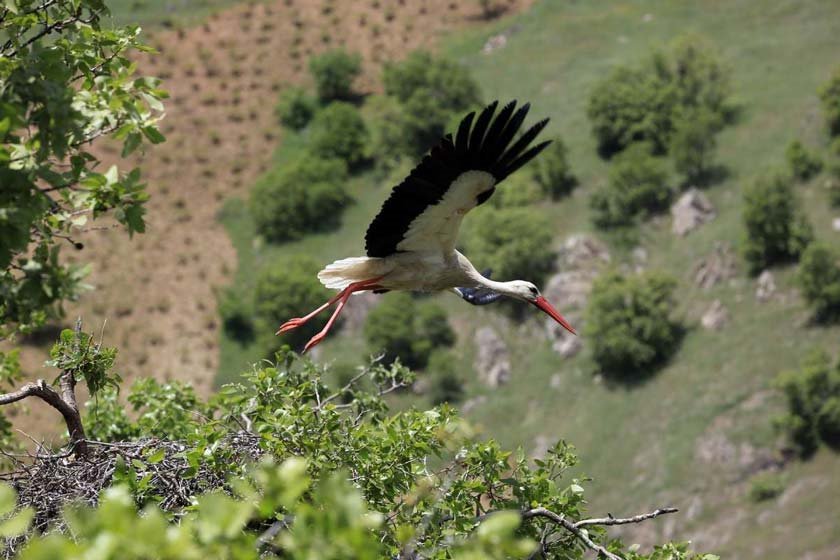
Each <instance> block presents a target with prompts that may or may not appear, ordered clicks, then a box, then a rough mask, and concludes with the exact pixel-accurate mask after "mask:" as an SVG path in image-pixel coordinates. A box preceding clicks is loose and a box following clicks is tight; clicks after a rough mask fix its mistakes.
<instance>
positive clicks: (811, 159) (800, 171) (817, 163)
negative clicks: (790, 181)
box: [785, 140, 823, 181]
mask: <svg viewBox="0 0 840 560" xmlns="http://www.w3.org/2000/svg"><path fill="white" fill-rule="evenodd" d="M785 159H786V160H787V164H788V168H789V169H790V172H791V174H792V175H793V176H794V177H796V178H797V179H799V180H801V181H807V180H808V179H810V178H811V177H813V176H814V175H816V174H818V173H819V172H820V171H822V167H823V162H822V160H821V159H820V157H819V156H818V155H817V154H815V153H814V152H812V151H810V150H808V149H807V148H806V147H805V146H804V145H803V144H802V142H800V141H799V140H794V141H793V142H791V143H790V144H788V147H787V149H786V150H785Z"/></svg>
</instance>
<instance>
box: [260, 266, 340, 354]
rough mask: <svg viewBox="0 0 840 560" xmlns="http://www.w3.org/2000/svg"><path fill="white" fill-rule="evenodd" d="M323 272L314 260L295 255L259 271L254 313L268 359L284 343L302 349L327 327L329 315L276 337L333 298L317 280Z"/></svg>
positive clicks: (331, 293) (329, 291) (330, 292)
mask: <svg viewBox="0 0 840 560" xmlns="http://www.w3.org/2000/svg"><path fill="white" fill-rule="evenodd" d="M320 269H321V267H320V265H319V264H318V262H317V261H315V260H314V259H313V258H311V257H308V256H302V255H301V256H297V255H296V256H292V257H284V258H278V259H276V260H275V261H273V262H272V263H271V264H270V265H268V266H266V267H265V268H264V269H263V270H261V271H260V273H259V275H258V276H257V282H256V290H255V292H254V313H255V315H256V326H257V332H258V333H260V337H261V339H262V341H263V342H262V347H263V348H264V349H265V355H266V356H270V355H271V354H272V353H273V352H274V351H275V350H277V349H278V348H280V346H281V345H282V344H289V345H291V346H292V347H296V348H302V347H303V345H304V344H306V342H307V341H308V340H309V339H310V338H312V337H313V336H314V335H315V334H316V333H317V332H318V331H320V330H321V328H322V327H323V326H324V323H325V322H326V320H327V318H328V317H329V314H327V313H324V314H323V315H321V316H319V317H317V318H315V319H313V320H311V321H309V322H308V323H306V324H305V325H303V326H301V327H299V328H297V329H295V330H293V331H290V332H288V333H285V334H283V335H282V336H274V334H273V333H274V332H276V331H277V328H278V327H279V326H280V325H281V324H283V323H285V322H286V321H288V320H289V319H292V318H294V317H303V316H304V315H306V314H307V313H309V312H310V311H312V310H313V309H315V308H317V307H318V306H320V305H321V304H323V303H324V302H326V301H327V300H328V299H329V298H330V297H332V296H333V295H334V294H333V292H332V291H331V290H327V289H326V288H324V287H323V286H322V285H321V283H320V282H319V281H318V278H317V274H318V271H319V270H320Z"/></svg>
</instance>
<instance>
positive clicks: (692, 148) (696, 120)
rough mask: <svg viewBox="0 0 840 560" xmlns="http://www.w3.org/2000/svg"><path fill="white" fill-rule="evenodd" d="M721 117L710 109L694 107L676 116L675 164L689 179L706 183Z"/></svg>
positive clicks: (671, 147) (672, 142)
mask: <svg viewBox="0 0 840 560" xmlns="http://www.w3.org/2000/svg"><path fill="white" fill-rule="evenodd" d="M719 129H720V120H719V117H718V116H717V115H715V114H714V113H712V112H710V111H707V110H699V111H690V112H686V113H683V114H682V115H681V116H680V117H678V118H676V119H675V123H674V135H673V137H672V139H671V146H670V149H669V153H670V154H671V157H672V158H673V160H674V168H675V169H676V170H677V173H680V174H682V175H683V176H684V177H685V179H686V181H687V182H688V183H703V182H705V178H706V176H707V174H708V172H709V170H710V169H711V167H712V161H713V157H714V151H715V148H716V146H717V138H716V136H717V132H718V130H719Z"/></svg>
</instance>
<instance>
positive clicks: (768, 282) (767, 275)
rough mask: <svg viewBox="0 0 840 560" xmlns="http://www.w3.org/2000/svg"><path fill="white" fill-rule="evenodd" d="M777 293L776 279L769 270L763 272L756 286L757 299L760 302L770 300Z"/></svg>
mask: <svg viewBox="0 0 840 560" xmlns="http://www.w3.org/2000/svg"><path fill="white" fill-rule="evenodd" d="M775 293H776V279H775V278H774V277H773V273H772V272H770V271H769V270H765V271H764V272H762V273H761V274H760V275H759V277H758V281H757V282H756V287H755V299H757V300H758V301H760V302H765V301H770V299H771V298H772V297H773V296H774V295H775Z"/></svg>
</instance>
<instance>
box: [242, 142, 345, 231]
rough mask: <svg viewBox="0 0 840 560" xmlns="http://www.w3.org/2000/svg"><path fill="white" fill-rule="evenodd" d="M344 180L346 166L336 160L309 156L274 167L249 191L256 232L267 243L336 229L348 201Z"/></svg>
mask: <svg viewBox="0 0 840 560" xmlns="http://www.w3.org/2000/svg"><path fill="white" fill-rule="evenodd" d="M346 180H347V166H346V164H345V163H344V162H343V161H340V160H336V159H321V158H318V157H316V156H314V155H309V156H304V157H303V158H301V159H300V160H298V161H297V162H295V163H293V164H291V165H290V166H278V167H275V168H274V169H272V170H270V171H269V172H268V173H266V174H265V175H263V176H262V177H261V178H260V179H259V180H258V181H257V183H256V184H255V185H254V187H253V190H252V191H251V200H250V211H251V215H252V216H253V217H254V223H255V224H256V227H257V231H258V232H259V233H260V235H262V236H264V237H265V238H266V239H267V240H269V241H272V242H282V241H287V240H290V239H298V238H300V237H301V236H302V235H304V234H306V233H308V232H312V231H326V230H330V229H332V228H335V227H337V226H338V224H339V223H340V220H341V212H342V210H343V209H344V207H345V206H346V205H347V203H348V201H349V200H350V198H349V196H348V195H347V193H346V191H345V190H344V183H345V181H346Z"/></svg>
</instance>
